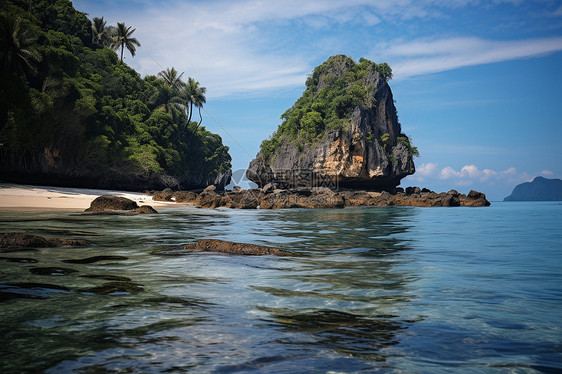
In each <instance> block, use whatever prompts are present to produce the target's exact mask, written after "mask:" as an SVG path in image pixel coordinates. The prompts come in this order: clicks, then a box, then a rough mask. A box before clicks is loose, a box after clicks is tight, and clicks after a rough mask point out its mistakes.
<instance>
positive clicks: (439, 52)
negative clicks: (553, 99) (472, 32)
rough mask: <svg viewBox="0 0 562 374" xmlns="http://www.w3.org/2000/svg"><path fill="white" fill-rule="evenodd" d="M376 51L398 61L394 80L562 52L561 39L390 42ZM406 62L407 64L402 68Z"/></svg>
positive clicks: (469, 39) (473, 38)
mask: <svg viewBox="0 0 562 374" xmlns="http://www.w3.org/2000/svg"><path fill="white" fill-rule="evenodd" d="M376 50H377V51H378V52H379V54H381V53H382V54H383V56H384V57H386V58H388V59H389V60H394V61H397V63H396V64H393V65H394V66H395V67H396V69H395V70H397V71H395V78H396V79H399V78H405V77H410V76H414V75H421V74H430V73H437V72H441V71H446V70H452V69H457V68H461V67H465V66H473V65H481V64H489V63H494V62H501V61H508V60H515V59H523V58H531V57H536V56H539V55H544V54H549V53H553V52H558V51H562V37H550V38H542V39H527V40H510V41H498V40H486V39H481V38H475V37H462V38H448V39H437V40H425V39H424V40H414V41H406V42H399V41H391V42H388V43H384V44H381V45H378V46H377V47H376ZM381 51H383V52H381ZM405 59H408V60H407V62H406V63H405V64H403V65H402V63H403V62H404V60H405ZM398 68H399V69H398Z"/></svg>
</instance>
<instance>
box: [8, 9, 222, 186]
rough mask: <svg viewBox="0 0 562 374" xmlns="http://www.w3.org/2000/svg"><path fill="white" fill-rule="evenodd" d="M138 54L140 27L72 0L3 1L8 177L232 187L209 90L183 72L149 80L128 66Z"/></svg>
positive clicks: (64, 182) (163, 72)
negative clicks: (87, 10)
mask: <svg viewBox="0 0 562 374" xmlns="http://www.w3.org/2000/svg"><path fill="white" fill-rule="evenodd" d="M138 48H142V40H138V39H137V38H136V37H135V28H134V26H133V25H126V24H125V23H121V22H119V23H117V24H116V25H108V24H107V22H106V21H105V20H104V18H103V17H101V16H100V17H93V18H92V19H89V18H88V15H86V14H84V13H82V12H79V11H77V10H75V9H74V7H73V5H72V2H71V1H69V0H42V1H27V0H8V1H3V3H2V7H1V9H0V63H1V65H0V82H2V83H1V86H0V171H1V172H2V176H3V178H4V179H7V180H13V181H15V182H37V183H38V181H46V183H49V184H50V185H69V184H70V185H75V186H77V187H84V186H89V187H100V188H107V187H110V188H121V189H130V190H138V189H142V188H162V187H176V188H198V187H201V186H206V185H208V184H209V183H219V184H221V183H222V184H224V183H228V181H227V180H228V179H229V176H230V169H231V163H230V162H231V157H230V155H229V153H228V151H229V149H228V147H227V146H225V145H223V143H222V139H221V137H220V136H219V135H217V134H214V133H211V132H209V131H207V130H206V129H205V126H203V125H202V121H203V116H202V113H201V110H202V108H203V105H204V104H205V103H206V88H205V87H204V86H203V85H202V84H201V83H199V82H198V81H197V80H196V79H194V78H192V77H186V76H184V73H183V72H178V71H176V69H175V68H174V67H169V68H163V69H162V70H161V71H159V72H155V74H154V75H147V76H145V77H144V78H142V77H141V76H140V74H139V73H138V72H136V71H135V70H134V69H132V68H131V67H129V66H128V65H127V64H126V63H125V61H124V60H125V59H126V58H128V57H129V56H130V57H131V58H134V56H135V53H136V51H137V49H138ZM45 178H46V179H45Z"/></svg>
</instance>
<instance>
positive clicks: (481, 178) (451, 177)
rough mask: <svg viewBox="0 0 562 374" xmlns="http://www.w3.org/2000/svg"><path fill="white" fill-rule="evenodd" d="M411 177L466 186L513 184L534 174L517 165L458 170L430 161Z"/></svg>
mask: <svg viewBox="0 0 562 374" xmlns="http://www.w3.org/2000/svg"><path fill="white" fill-rule="evenodd" d="M548 172H549V170H543V171H542V174H543V175H552V174H548ZM551 173H552V172H551ZM409 178H410V179H411V180H412V181H416V182H427V181H436V180H441V181H443V182H447V183H448V184H451V185H453V186H460V187H465V186H472V185H475V184H484V185H499V184H504V185H509V186H511V185H515V184H518V183H522V182H528V181H531V180H532V179H533V176H531V175H529V174H528V173H526V172H523V173H520V172H518V171H517V169H516V168H515V167H509V168H507V169H505V170H500V171H496V170H492V169H488V168H484V169H479V168H478V167H477V166H476V165H473V164H469V165H465V166H463V167H461V168H460V169H459V170H456V169H455V168H453V167H451V166H446V167H443V168H439V165H438V164H437V163H433V162H429V163H424V164H422V165H421V166H419V167H417V168H416V173H415V174H414V175H412V176H410V177H409Z"/></svg>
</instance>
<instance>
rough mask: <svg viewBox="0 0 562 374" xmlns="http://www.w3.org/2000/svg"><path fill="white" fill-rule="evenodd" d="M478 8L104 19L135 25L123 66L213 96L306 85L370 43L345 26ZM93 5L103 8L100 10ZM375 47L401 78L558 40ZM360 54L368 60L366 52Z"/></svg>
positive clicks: (130, 11) (353, 4) (376, 4)
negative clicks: (317, 68) (175, 77)
mask: <svg viewBox="0 0 562 374" xmlns="http://www.w3.org/2000/svg"><path fill="white" fill-rule="evenodd" d="M86 1H87V0H76V1H75V2H76V3H77V4H80V3H81V2H86ZM131 2H132V3H133V4H134V5H133V6H132V7H128V8H127V9H126V10H125V4H130V3H131ZM498 2H513V1H512V0H503V1H500V0H498V1H495V2H494V4H497V3H498ZM479 3H480V2H478V1H471V0H455V1H442V0H426V1H424V2H417V1H413V0H396V1H394V2H389V1H387V0H308V1H306V2H303V1H300V0H278V1H268V2H265V1H261V0H240V1H228V0H217V1H196V2H195V1H189V2H185V1H180V0H173V1H167V2H158V3H157V5H156V4H155V3H152V2H146V1H142V0H135V1H133V0H128V1H125V2H124V4H122V3H119V4H121V5H119V8H117V5H111V4H114V3H109V2H108V3H107V4H108V6H112V7H113V8H111V9H113V10H114V11H115V12H117V11H118V10H119V11H120V12H122V13H123V14H121V15H119V16H117V15H115V14H113V15H111V14H110V15H107V14H106V16H107V17H106V19H108V20H109V21H110V22H113V23H114V22H115V21H117V19H116V18H117V17H119V19H118V20H119V21H123V20H124V19H125V20H126V22H127V24H131V25H133V26H134V27H136V28H137V31H136V33H135V36H136V37H137V38H138V39H139V40H140V41H141V43H142V48H139V50H138V52H137V56H136V57H135V58H134V59H131V58H128V59H127V62H128V63H129V64H131V65H132V66H133V67H135V68H136V69H137V70H139V71H140V72H141V73H142V74H156V73H157V72H158V71H160V70H161V69H162V68H165V67H170V66H175V67H176V69H178V70H179V71H185V72H186V75H189V76H194V77H196V78H197V79H198V80H199V81H201V82H202V83H203V84H204V85H205V86H206V87H207V88H208V95H209V97H217V96H228V95H235V94H256V93H263V92H264V91H267V90H276V89H280V88H286V87H297V86H301V85H303V83H304V81H305V78H306V75H307V74H309V73H310V72H311V69H312V68H313V66H314V65H316V63H318V61H319V60H323V59H324V58H326V57H327V54H333V53H342V52H344V53H345V52H346V51H347V52H348V53H349V51H352V50H359V49H365V48H364V44H361V45H358V44H357V42H358V40H349V37H350V35H351V34H347V35H345V33H344V34H342V35H340V34H338V33H337V32H334V31H333V30H334V29H335V28H338V27H339V26H346V27H347V26H353V27H352V29H353V33H354V35H361V33H365V34H370V33H375V34H377V35H378V34H379V33H380V32H381V31H383V30H388V29H389V28H390V29H392V27H393V26H389V25H392V24H402V25H407V24H408V23H409V22H413V21H415V22H421V23H422V24H423V22H427V20H429V19H434V18H436V17H445V16H444V14H445V13H447V11H448V10H450V9H458V8H462V7H471V6H480V5H479ZM515 3H517V1H515ZM97 7H98V9H100V8H101V5H97ZM555 13H556V12H555ZM91 16H94V15H91ZM122 16H124V17H125V18H122ZM112 18H113V19H112ZM323 30H327V31H328V32H322V31H323ZM402 34H403V35H407V33H402ZM405 37H407V36H405ZM324 39H325V40H324ZM319 44H322V45H321V46H319ZM342 46H343V48H342ZM350 46H351V47H350ZM375 47H376V51H377V52H376V57H377V58H376V59H375V60H381V58H382V59H383V60H386V61H389V62H393V61H394V62H395V64H393V66H394V67H395V68H397V67H398V66H399V65H401V64H402V63H403V62H404V61H405V60H406V59H408V61H407V63H406V64H405V65H404V66H403V67H402V68H401V69H400V71H398V72H397V73H396V75H395V76H396V78H397V79H400V78H405V77H410V76H414V75H420V74H428V73H435V72H440V71H445V70H450V69H456V68H459V67H463V66H471V65H478V64H486V63H492V62H499V61H506V60H512V59H519V58H528V57H533V56H537V55H541V54H547V53H552V52H556V51H560V50H562V38H560V37H553V38H542V39H533V40H512V41H496V40H486V39H481V38H475V37H458V38H447V39H416V40H408V39H404V40H401V41H400V40H391V41H389V42H387V43H381V44H378V45H376V46H375ZM361 54H362V55H365V56H366V57H369V55H368V51H367V50H366V51H365V52H361ZM373 54H374V53H373ZM371 57H372V56H371Z"/></svg>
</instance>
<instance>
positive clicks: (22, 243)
mask: <svg viewBox="0 0 562 374" xmlns="http://www.w3.org/2000/svg"><path fill="white" fill-rule="evenodd" d="M88 244H90V243H89V242H88V241H87V240H85V239H68V238H45V237H42V236H39V235H33V234H24V233H20V232H8V233H0V248H6V249H10V248H43V247H82V246H86V245H88Z"/></svg>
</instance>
